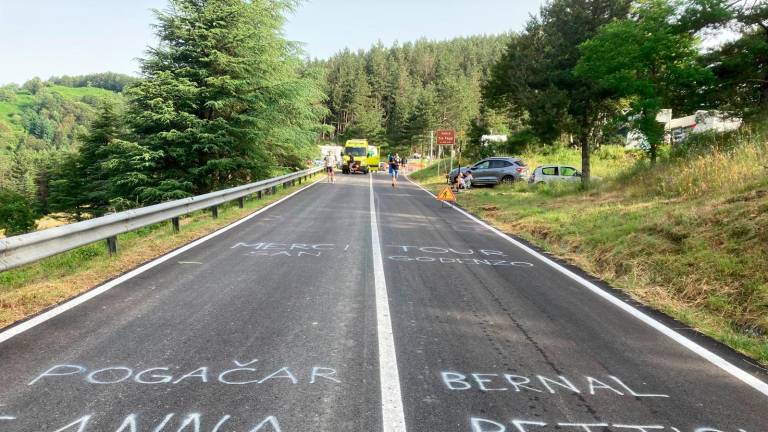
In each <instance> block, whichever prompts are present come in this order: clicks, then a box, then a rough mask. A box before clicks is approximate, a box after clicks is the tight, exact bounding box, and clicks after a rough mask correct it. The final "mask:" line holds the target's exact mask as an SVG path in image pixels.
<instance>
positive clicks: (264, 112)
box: [127, 0, 324, 202]
mask: <svg viewBox="0 0 768 432" xmlns="http://www.w3.org/2000/svg"><path fill="white" fill-rule="evenodd" d="M294 5H295V3H294V2H293V1H287V0H286V1H280V0H254V1H247V2H246V1H242V0H172V1H171V7H170V8H169V9H168V10H166V11H163V12H157V17H158V19H159V24H158V26H157V27H158V36H159V38H160V45H159V46H158V47H157V48H154V49H152V50H150V51H149V53H148V54H149V55H148V58H147V59H145V60H144V61H143V63H142V71H143V74H144V78H145V79H143V80H141V81H139V82H138V83H137V84H135V85H133V86H132V87H130V88H129V90H127V92H128V94H129V97H130V105H129V106H130V110H129V113H130V118H131V125H132V127H133V129H134V132H135V133H136V135H137V138H138V142H137V144H138V145H139V146H140V148H142V149H145V150H146V151H148V152H149V153H150V154H153V155H160V157H159V158H158V159H157V160H156V161H155V163H154V164H152V165H153V167H152V170H151V171H145V172H142V173H140V174H141V175H142V176H144V178H146V179H147V181H146V185H145V186H142V188H141V191H140V193H139V195H140V196H139V200H140V201H141V202H158V201H163V200H167V199H172V198H178V197H180V196H186V195H190V194H197V193H204V192H207V191H210V190H213V189H218V188H222V187H226V186H230V185H235V184H241V183H244V182H248V181H251V180H253V179H256V178H263V177H268V176H269V175H271V174H272V169H273V167H274V166H275V165H276V164H277V163H281V162H283V163H284V162H286V161H292V162H293V163H295V162H296V161H297V160H298V159H300V157H299V156H298V155H300V154H304V153H306V150H307V149H308V148H309V146H310V145H311V144H312V142H313V141H314V139H315V136H316V134H317V133H318V132H319V123H320V122H319V119H320V118H321V117H322V115H323V114H324V108H323V107H322V106H321V105H320V104H319V103H318V102H319V101H321V100H322V98H323V95H322V92H321V89H320V87H319V83H318V76H317V75H316V73H315V72H313V71H311V70H303V71H302V70H301V69H300V68H301V66H302V64H301V61H300V59H299V56H298V49H297V48H296V46H294V45H293V44H292V43H290V42H288V41H286V40H285V39H284V38H283V37H282V35H281V27H282V25H283V22H284V17H283V14H284V13H285V12H287V11H289V10H290V9H291V8H293V7H294ZM142 151H143V150H142Z"/></svg>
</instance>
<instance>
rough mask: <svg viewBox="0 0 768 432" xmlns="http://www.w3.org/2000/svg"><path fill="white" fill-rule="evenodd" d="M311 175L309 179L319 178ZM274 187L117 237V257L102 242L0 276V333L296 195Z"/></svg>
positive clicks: (292, 188)
mask: <svg viewBox="0 0 768 432" xmlns="http://www.w3.org/2000/svg"><path fill="white" fill-rule="evenodd" d="M321 178H322V176H317V177H316V178H315V180H317V179H321ZM299 187H300V186H296V187H289V188H286V189H283V188H278V192H277V194H275V195H267V196H265V197H264V198H263V199H261V200H256V199H249V200H246V202H245V208H243V209H240V208H238V207H237V205H234V204H232V205H227V206H222V207H220V209H219V218H218V219H212V218H211V217H210V212H209V211H207V210H206V211H200V212H195V213H192V214H189V215H187V216H185V217H182V218H181V232H180V233H174V232H173V230H172V228H171V225H170V223H168V222H165V223H159V224H155V225H151V226H148V227H144V228H141V229H138V230H135V231H131V232H127V233H125V234H121V235H119V236H118V247H119V250H118V254H117V255H116V256H114V257H110V256H109V253H108V252H107V249H106V246H105V243H104V242H97V243H93V244H89V245H86V246H82V247H79V248H77V249H73V250H71V251H68V252H64V253H61V254H58V255H55V256H52V257H49V258H46V259H43V260H40V261H38V262H35V263H33V264H29V265H26V266H23V267H19V268H17V269H13V270H9V271H6V272H2V273H0V328H3V327H4V326H7V325H9V324H12V323H14V322H16V321H18V320H21V319H24V318H25V317H28V316H30V315H33V314H35V313H38V312H40V311H42V310H44V309H46V308H48V307H50V306H52V305H55V304H57V303H59V302H61V301H64V300H67V299H69V298H71V297H73V296H75V295H77V294H80V293H82V292H83V291H85V290H87V289H89V288H91V287H93V286H96V285H99V284H101V283H103V282H104V281H106V280H109V279H111V278H114V277H116V276H118V275H120V274H122V273H124V272H126V271H128V270H130V269H132V268H135V267H137V266H138V265H140V264H141V263H143V262H146V261H149V260H151V259H153V258H156V257H158V256H160V255H163V254H165V253H167V252H169V251H171V250H173V249H175V248H178V247H180V246H182V245H184V244H187V243H189V242H191V241H193V240H195V239H198V238H200V237H203V236H204V235H207V234H209V233H211V232H213V231H215V230H217V229H219V228H221V227H224V226H226V225H229V224H230V223H232V222H234V221H236V220H238V219H241V218H243V217H245V216H247V215H249V214H251V213H253V212H254V211H255V210H257V209H259V208H262V207H264V206H266V205H267V204H269V203H272V202H274V201H276V200H278V199H280V198H282V197H284V196H285V195H287V194H289V193H291V192H293V191H295V190H297V189H298V188H299Z"/></svg>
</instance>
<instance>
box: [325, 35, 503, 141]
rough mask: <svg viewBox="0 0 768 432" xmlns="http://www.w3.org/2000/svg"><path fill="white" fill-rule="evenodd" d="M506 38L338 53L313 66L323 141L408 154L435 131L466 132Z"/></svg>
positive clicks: (493, 37)
mask: <svg viewBox="0 0 768 432" xmlns="http://www.w3.org/2000/svg"><path fill="white" fill-rule="evenodd" d="M507 39H508V36H507V35H499V36H472V37H466V38H457V39H453V40H449V41H443V42H433V41H428V40H424V39H422V40H419V41H416V42H413V43H410V42H409V43H405V44H403V45H399V44H396V45H394V46H393V47H391V48H385V47H384V46H383V45H381V43H379V44H376V45H374V46H372V47H371V48H370V49H369V50H367V51H359V52H352V51H349V50H344V51H342V52H340V53H338V54H336V55H335V56H333V57H332V58H330V59H329V60H327V61H323V62H317V64H319V65H320V66H322V67H323V68H324V69H325V71H326V75H325V76H326V79H325V83H326V84H325V85H326V89H325V90H326V93H327V94H328V101H327V106H328V108H329V111H330V114H329V115H328V116H327V117H326V118H325V123H326V124H328V125H330V126H332V127H333V132H332V133H328V134H324V135H323V137H322V138H323V139H335V140H339V141H344V140H346V139H349V138H368V139H369V140H371V141H372V142H374V143H375V144H386V145H388V146H390V150H392V151H401V152H403V153H407V152H409V151H416V150H417V149H419V147H420V146H423V145H425V144H426V145H428V144H429V133H430V131H432V130H434V129H437V128H452V129H456V130H464V131H466V130H468V129H469V128H470V126H471V123H472V122H473V121H476V120H477V119H478V118H479V112H480V85H481V83H482V81H483V80H484V79H485V77H486V76H487V72H488V70H489V68H490V67H491V65H492V64H493V63H494V62H495V61H496V60H497V59H498V58H499V57H500V56H501V52H502V51H503V48H504V44H505V43H506V41H507Z"/></svg>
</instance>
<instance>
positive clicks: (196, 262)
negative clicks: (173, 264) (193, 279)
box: [179, 261, 202, 265]
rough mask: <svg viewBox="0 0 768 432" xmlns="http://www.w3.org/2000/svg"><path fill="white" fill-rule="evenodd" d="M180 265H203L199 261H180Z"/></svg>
mask: <svg viewBox="0 0 768 432" xmlns="http://www.w3.org/2000/svg"><path fill="white" fill-rule="evenodd" d="M179 264H197V265H200V264H202V263H201V262H198V261H179Z"/></svg>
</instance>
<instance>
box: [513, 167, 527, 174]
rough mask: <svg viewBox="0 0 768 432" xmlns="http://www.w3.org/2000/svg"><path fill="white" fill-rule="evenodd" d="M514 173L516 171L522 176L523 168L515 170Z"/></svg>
mask: <svg viewBox="0 0 768 432" xmlns="http://www.w3.org/2000/svg"><path fill="white" fill-rule="evenodd" d="M515 171H517V172H518V173H520V174H522V173H523V171H525V168H522V167H521V168H516V169H515Z"/></svg>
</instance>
